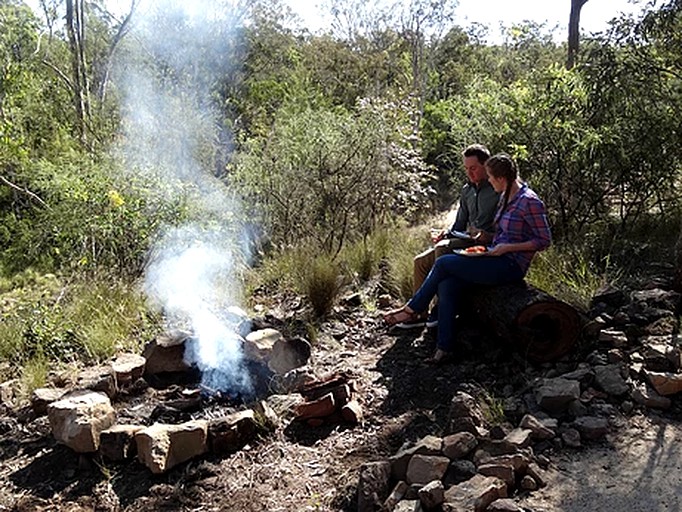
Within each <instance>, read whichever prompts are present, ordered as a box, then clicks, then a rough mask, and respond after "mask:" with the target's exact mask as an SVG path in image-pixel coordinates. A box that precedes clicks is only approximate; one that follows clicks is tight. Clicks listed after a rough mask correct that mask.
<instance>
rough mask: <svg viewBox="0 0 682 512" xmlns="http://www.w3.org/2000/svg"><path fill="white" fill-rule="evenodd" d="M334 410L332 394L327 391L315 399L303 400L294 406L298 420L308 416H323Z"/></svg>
mask: <svg viewBox="0 0 682 512" xmlns="http://www.w3.org/2000/svg"><path fill="white" fill-rule="evenodd" d="M335 411H336V402H335V401H334V394H333V393H327V394H326V395H324V396H322V397H320V398H318V399H317V400H311V401H305V402H302V403H300V404H298V405H297V406H296V417H297V418H298V419H299V420H307V419H310V418H325V417H327V416H331V415H332V414H334V412H335Z"/></svg>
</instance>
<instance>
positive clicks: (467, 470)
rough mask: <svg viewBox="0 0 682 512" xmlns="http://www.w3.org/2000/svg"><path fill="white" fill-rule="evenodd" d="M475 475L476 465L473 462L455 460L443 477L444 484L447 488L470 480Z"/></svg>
mask: <svg viewBox="0 0 682 512" xmlns="http://www.w3.org/2000/svg"><path fill="white" fill-rule="evenodd" d="M475 474H476V465H475V464H474V463H473V462H471V461H470V460H466V459H458V460H454V461H452V462H451V463H450V465H449V466H448V469H447V471H446V472H445V476H443V483H444V484H445V486H447V487H450V486H452V485H455V484H459V483H462V482H464V481H466V480H469V479H470V478H471V477H472V476H474V475H475Z"/></svg>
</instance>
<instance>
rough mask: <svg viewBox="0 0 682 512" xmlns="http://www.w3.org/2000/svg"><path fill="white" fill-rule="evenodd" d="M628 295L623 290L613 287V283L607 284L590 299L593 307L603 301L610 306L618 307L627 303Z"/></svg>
mask: <svg viewBox="0 0 682 512" xmlns="http://www.w3.org/2000/svg"><path fill="white" fill-rule="evenodd" d="M626 301H627V296H626V295H625V292H624V291H623V290H620V289H618V288H615V287H613V286H612V285H605V286H603V287H601V288H600V289H599V290H597V291H596V292H595V294H594V295H593V296H592V300H591V301H590V304H591V306H590V307H591V308H593V307H594V306H595V305H596V304H599V303H602V304H604V305H606V306H607V307H609V308H612V309H617V308H619V307H621V306H622V305H624V304H625V302H626Z"/></svg>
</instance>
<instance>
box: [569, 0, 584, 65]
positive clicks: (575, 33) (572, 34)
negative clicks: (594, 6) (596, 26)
mask: <svg viewBox="0 0 682 512" xmlns="http://www.w3.org/2000/svg"><path fill="white" fill-rule="evenodd" d="M586 3H587V0H571V14H570V15H569V17H568V58H567V59H566V69H571V68H572V67H573V66H574V65H575V61H576V58H577V57H578V48H579V46H580V10H581V9H582V8H583V5H585V4H586Z"/></svg>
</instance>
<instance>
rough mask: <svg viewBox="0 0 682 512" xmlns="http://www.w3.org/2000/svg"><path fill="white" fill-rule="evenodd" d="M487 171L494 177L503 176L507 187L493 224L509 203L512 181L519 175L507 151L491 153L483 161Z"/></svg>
mask: <svg viewBox="0 0 682 512" xmlns="http://www.w3.org/2000/svg"><path fill="white" fill-rule="evenodd" d="M485 166H486V168H487V169H488V172H489V173H490V174H491V175H492V176H494V177H495V178H504V179H506V180H507V188H506V190H505V191H504V195H503V196H502V197H503V199H502V207H501V208H500V209H499V211H498V212H497V217H496V218H495V224H497V222H498V221H499V220H500V217H502V214H503V213H504V211H505V210H506V209H507V205H508V204H509V194H510V193H511V188H512V186H513V185H514V182H515V181H516V179H517V178H518V176H519V171H518V169H517V167H516V163H515V162H514V160H512V157H510V156H509V155H508V154H507V153H498V154H497V155H493V156H491V157H490V158H488V160H487V161H486V163H485Z"/></svg>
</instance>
